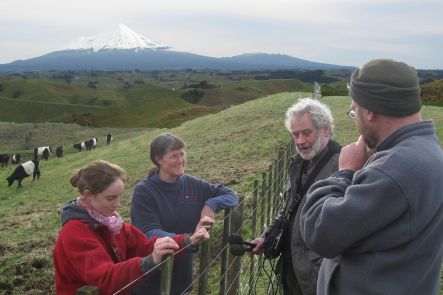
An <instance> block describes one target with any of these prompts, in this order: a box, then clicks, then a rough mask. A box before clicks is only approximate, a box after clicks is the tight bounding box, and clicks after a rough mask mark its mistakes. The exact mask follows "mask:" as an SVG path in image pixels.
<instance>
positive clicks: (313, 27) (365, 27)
mask: <svg viewBox="0 0 443 295" xmlns="http://www.w3.org/2000/svg"><path fill="white" fill-rule="evenodd" d="M442 15H443V1H442V0H417V1H409V0H158V1H151V0H125V1H122V0H70V1H67V0H0V64H3V63H9V62H12V61H14V60H18V59H29V58H33V57H37V56H41V55H44V54H46V53H50V52H52V51H56V50H62V49H65V48H67V47H68V46H69V45H70V44H71V43H72V42H73V41H75V40H76V39H78V38H79V37H80V36H94V35H97V34H100V33H103V32H111V31H116V30H118V24H119V23H123V24H125V25H126V26H128V27H129V28H131V29H132V30H134V31H135V32H137V33H138V34H140V35H143V36H145V37H147V38H149V39H151V40H153V41H157V42H160V43H162V44H166V45H168V46H170V47H171V50H175V51H185V52H191V53H195V54H201V55H206V56H212V57H224V56H234V55H239V54H243V53H256V52H264V53H280V54H287V55H290V56H293V57H297V58H301V59H306V60H310V61H314V62H322V63H330V64H338V65H347V66H361V65H363V64H364V63H366V62H367V61H369V60H371V59H374V58H392V59H395V60H399V61H403V62H406V63H408V64H409V65H411V66H413V67H415V68H417V69H443V57H442V54H443V17H442Z"/></svg>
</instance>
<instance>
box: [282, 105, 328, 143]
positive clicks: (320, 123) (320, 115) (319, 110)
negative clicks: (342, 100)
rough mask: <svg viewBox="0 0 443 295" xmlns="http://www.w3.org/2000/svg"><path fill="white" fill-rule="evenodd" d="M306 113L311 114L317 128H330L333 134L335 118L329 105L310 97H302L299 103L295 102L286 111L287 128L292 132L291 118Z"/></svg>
mask: <svg viewBox="0 0 443 295" xmlns="http://www.w3.org/2000/svg"><path fill="white" fill-rule="evenodd" d="M304 114H308V115H309V117H310V118H311V120H312V124H313V125H314V126H315V128H317V129H320V128H325V127H326V128H329V129H330V132H331V136H332V131H333V129H334V118H333V117H332V113H331V110H330V109H329V106H327V105H326V104H324V103H321V102H320V101H318V100H316V99H312V98H310V97H306V98H300V99H299V100H298V101H297V103H295V104H293V105H292V106H291V107H290V108H289V109H288V110H287V111H286V120H285V125H286V128H287V129H288V130H289V131H290V132H292V130H291V119H293V118H300V117H301V116H303V115H304Z"/></svg>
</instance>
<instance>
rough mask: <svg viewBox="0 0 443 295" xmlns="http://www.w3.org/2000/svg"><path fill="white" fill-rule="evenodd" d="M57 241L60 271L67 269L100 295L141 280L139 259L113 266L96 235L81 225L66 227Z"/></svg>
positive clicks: (81, 223)
mask: <svg viewBox="0 0 443 295" xmlns="http://www.w3.org/2000/svg"><path fill="white" fill-rule="evenodd" d="M58 240H59V241H58V242H59V243H60V245H59V246H60V248H61V250H60V251H61V252H64V253H63V254H64V256H65V257H64V260H65V264H66V265H65V266H64V267H63V268H64V269H65V270H67V269H69V268H70V269H71V272H72V275H75V276H77V277H78V278H79V280H81V281H82V282H84V284H85V285H91V286H96V287H98V288H99V290H100V294H112V293H113V292H116V291H117V290H120V289H121V288H123V287H124V286H126V285H127V284H128V283H130V282H132V281H133V280H135V279H137V278H138V277H139V276H141V270H140V259H141V258H140V257H133V258H130V259H128V260H126V261H123V262H120V263H114V261H113V260H112V258H111V256H110V255H109V254H108V251H107V250H106V249H105V248H104V245H103V244H102V243H101V242H100V241H99V240H98V237H97V236H96V234H95V233H94V232H93V231H92V230H91V229H90V228H89V227H88V226H87V225H86V224H84V223H83V222H81V221H76V220H72V221H70V222H68V223H66V224H65V225H64V226H63V228H62V231H61V232H60V235H59V238H58ZM148 244H149V243H147V245H148ZM151 244H152V245H153V243H151ZM151 247H152V246H151ZM151 251H152V250H151ZM68 275H69V274H68Z"/></svg>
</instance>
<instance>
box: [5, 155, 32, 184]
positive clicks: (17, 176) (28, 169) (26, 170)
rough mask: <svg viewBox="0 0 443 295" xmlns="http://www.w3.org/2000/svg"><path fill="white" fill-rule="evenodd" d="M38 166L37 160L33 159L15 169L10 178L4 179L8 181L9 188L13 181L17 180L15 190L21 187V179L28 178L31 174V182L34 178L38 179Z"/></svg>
mask: <svg viewBox="0 0 443 295" xmlns="http://www.w3.org/2000/svg"><path fill="white" fill-rule="evenodd" d="M38 165H39V162H38V160H35V159H34V160H32V161H28V162H25V163H23V164H20V165H18V166H17V167H15V170H14V172H13V173H12V174H11V176H9V177H8V178H6V180H7V181H8V186H11V185H12V184H13V183H14V181H15V180H17V181H18V186H17V188H19V187H22V180H23V178H25V177H28V176H30V175H31V174H32V181H34V180H35V177H36V176H37V179H40V169H39V167H38Z"/></svg>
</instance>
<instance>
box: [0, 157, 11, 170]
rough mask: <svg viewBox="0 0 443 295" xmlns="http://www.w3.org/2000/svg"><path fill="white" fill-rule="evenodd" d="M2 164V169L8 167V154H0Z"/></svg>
mask: <svg viewBox="0 0 443 295" xmlns="http://www.w3.org/2000/svg"><path fill="white" fill-rule="evenodd" d="M0 163H1V164H2V168H3V167H5V166H6V167H8V163H9V155H7V154H0Z"/></svg>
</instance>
